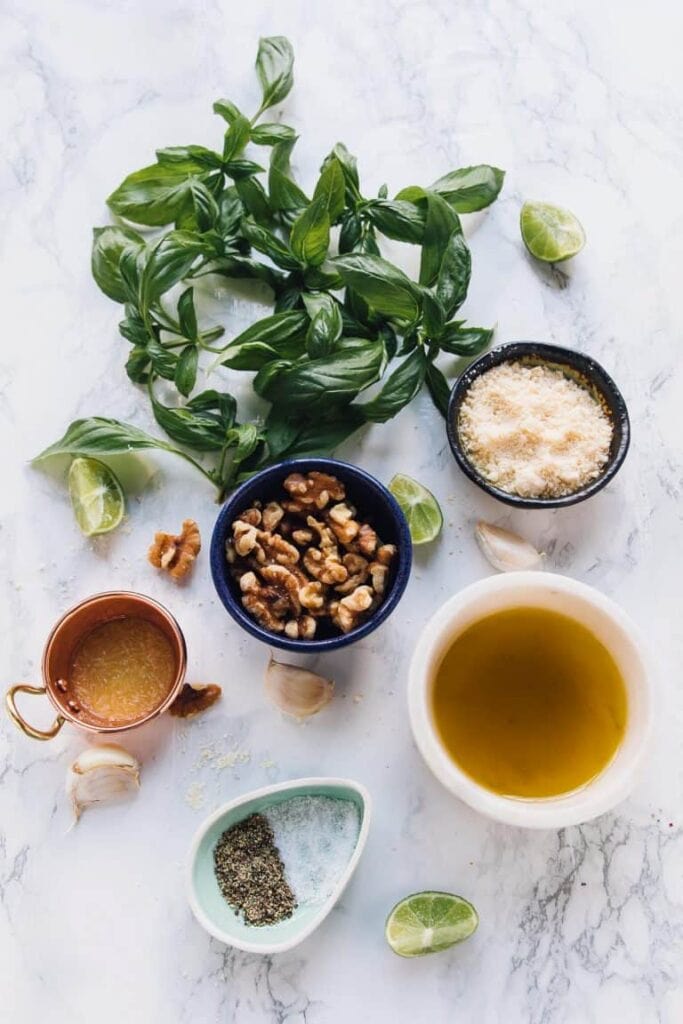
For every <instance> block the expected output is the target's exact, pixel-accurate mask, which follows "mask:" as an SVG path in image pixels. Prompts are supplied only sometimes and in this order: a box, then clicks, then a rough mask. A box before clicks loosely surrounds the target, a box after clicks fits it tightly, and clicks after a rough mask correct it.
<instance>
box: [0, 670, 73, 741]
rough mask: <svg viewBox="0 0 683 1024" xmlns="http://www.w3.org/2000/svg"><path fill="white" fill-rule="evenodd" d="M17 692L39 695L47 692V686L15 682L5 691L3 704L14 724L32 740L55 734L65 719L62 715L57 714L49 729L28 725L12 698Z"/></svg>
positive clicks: (49, 738)
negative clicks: (14, 684)
mask: <svg viewBox="0 0 683 1024" xmlns="http://www.w3.org/2000/svg"><path fill="white" fill-rule="evenodd" d="M17 693H33V694H36V695H38V696H39V695H40V694H43V693H47V688H46V687H45V686H29V685H28V683H17V684H16V686H12V687H11V688H10V689H9V690H8V691H7V694H6V695H5V704H6V705H7V711H8V712H9V716H10V718H11V719H12V721H13V722H14V724H15V725H16V726H18V727H19V728H20V729H21V731H22V732H23V733H25V734H26V735H27V736H31V738H32V739H34V740H51V739H52V738H53V736H56V735H57V733H58V732H59V730H60V729H61V728H62V726H63V725H64V722H65V721H66V719H65V718H64V716H63V715H57V717H56V718H55V720H54V722H53V723H52V725H51V726H50V728H49V729H44V730H43V729H36V727H35V726H34V725H30V724H29V723H28V722H27V721H26V720H25V719H24V718H22V717H21V714H20V713H19V709H18V708H17V705H16V701H15V699H14V696H15V694H17Z"/></svg>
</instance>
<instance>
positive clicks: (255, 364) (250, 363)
mask: <svg viewBox="0 0 683 1024" xmlns="http://www.w3.org/2000/svg"><path fill="white" fill-rule="evenodd" d="M302 349H303V346H300V347H299V349H298V350H297V351H296V353H295V354H294V358H296V357H297V356H299V355H301V351H302ZM282 355H283V353H281V352H279V351H278V350H277V349H274V348H271V346H270V345H266V344H265V343H264V342H262V341H246V342H244V344H243V345H236V346H235V348H234V349H232V348H231V349H229V350H228V352H226V354H225V355H224V356H223V357H222V359H221V366H229V367H230V368H231V369H232V370H252V371H257V370H260V369H262V367H264V366H267V365H268V363H272V362H273V361H274V360H276V359H278V358H280V357H281V356H282Z"/></svg>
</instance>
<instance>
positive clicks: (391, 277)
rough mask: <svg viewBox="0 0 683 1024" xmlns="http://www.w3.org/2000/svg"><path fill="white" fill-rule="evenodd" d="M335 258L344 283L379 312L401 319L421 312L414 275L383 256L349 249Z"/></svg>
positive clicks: (335, 264)
mask: <svg viewBox="0 0 683 1024" xmlns="http://www.w3.org/2000/svg"><path fill="white" fill-rule="evenodd" d="M332 262H333V264H334V267H335V269H336V270H338V271H339V274H340V275H341V278H342V281H343V282H344V284H345V285H347V286H348V287H350V288H352V289H353V290H354V292H356V293H357V294H358V295H360V296H361V298H363V299H364V300H365V301H366V302H367V303H368V305H369V306H371V307H372V309H374V310H376V311H377V312H378V313H384V314H385V315H386V316H392V317H398V318H399V319H401V320H413V319H415V317H416V316H417V315H418V313H419V311H420V307H419V303H418V301H417V299H416V297H415V291H414V288H413V284H412V282H411V280H410V278H408V277H406V275H405V274H404V273H403V271H402V270H399V269H398V267H395V266H394V265H393V264H391V263H388V262H387V260H383V259H382V258H381V256H374V255H361V254H356V253H349V254H348V255H346V256H338V257H337V258H336V259H335V260H333V261H332Z"/></svg>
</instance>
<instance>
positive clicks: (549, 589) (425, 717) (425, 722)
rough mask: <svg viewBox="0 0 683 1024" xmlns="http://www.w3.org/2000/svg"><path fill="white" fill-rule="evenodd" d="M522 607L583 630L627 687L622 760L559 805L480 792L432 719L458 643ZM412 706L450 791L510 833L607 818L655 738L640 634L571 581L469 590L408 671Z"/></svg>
mask: <svg viewBox="0 0 683 1024" xmlns="http://www.w3.org/2000/svg"><path fill="white" fill-rule="evenodd" d="M520 607H527V608H528V607H541V608H545V609H549V610H551V611H556V612H560V613H561V614H564V615H568V616H569V617H571V618H573V619H575V620H576V621H578V622H580V623H582V624H583V625H584V626H586V627H587V628H588V629H590V630H591V632H592V633H593V634H594V635H595V636H596V637H597V638H598V639H599V640H601V641H602V643H603V644H604V645H605V647H606V648H607V649H608V651H609V652H610V654H611V655H612V657H613V658H614V660H615V661H616V663H617V665H618V666H619V669H620V670H621V673H622V675H623V678H624V682H625V685H626V691H627V700H628V718H627V724H626V732H625V735H624V738H623V740H622V742H621V745H620V746H619V748H618V750H617V752H616V754H615V755H614V757H613V758H612V760H611V761H610V763H609V764H608V765H607V766H606V767H605V768H604V769H603V770H602V772H601V773H600V774H599V775H598V776H596V778H594V779H592V780H591V781H590V782H588V783H586V785H585V786H582V787H581V788H580V789H576V790H573V791H572V792H571V793H566V794H563V795H562V796H558V797H548V798H543V799H536V800H534V799H525V798H516V797H507V796H501V795H499V794H497V793H493V792H491V790H488V789H486V788H484V787H483V786H480V785H479V784H478V783H477V782H475V781H474V780H473V779H472V778H470V776H469V775H467V774H465V772H463V771H462V770H461V769H460V768H458V766H457V765H456V764H455V763H454V762H453V761H452V759H451V758H450V757H449V755H448V754H447V752H446V750H445V748H444V746H443V744H442V742H441V740H440V738H439V735H438V733H437V730H436V727H435V725H434V722H433V719H432V713H431V707H430V705H431V687H432V682H433V677H434V672H435V669H436V668H437V666H438V664H439V662H440V660H441V658H442V657H443V655H444V653H445V651H446V650H447V648H448V647H449V646H450V644H451V643H452V642H453V639H454V638H455V637H456V636H457V635H458V634H459V633H461V632H463V631H464V630H465V629H467V627H468V626H470V625H472V623H474V622H476V621H477V620H479V619H482V618H484V617H485V616H487V615H490V614H491V613H493V612H496V611H500V610H502V609H504V608H520ZM408 703H409V708H410V720H411V725H412V728H413V735H414V736H415V741H416V743H417V746H418V748H419V750H420V752H421V754H422V756H423V757H424V759H425V761H426V762H427V764H428V765H429V767H430V768H431V770H432V771H433V773H434V774H435V775H436V777H437V779H439V781H440V782H442V783H443V784H444V786H446V788H447V789H449V790H451V792H453V793H455V794H456V796H459V797H460V799H461V800H464V802H465V803H466V804H469V806H470V807H473V808H474V810H475V811H480V812H481V813H482V814H485V815H487V816H488V817H490V818H494V819H496V820H497V821H502V822H504V823H506V824H508V825H519V826H522V827H524V828H564V827H565V826H567V825H576V824H579V823H580V822H583V821H588V820H589V819H591V818H595V817H596V816H597V815H599V814H603V813H604V812H605V811H608V810H610V809H611V808H612V807H614V806H615V804H618V803H619V801H620V800H623V799H624V797H625V796H627V794H628V792H629V790H630V789H631V787H632V785H633V783H634V780H635V775H636V771H637V768H638V765H639V764H640V761H641V759H642V756H643V753H644V749H645V746H646V743H647V739H648V736H649V733H650V727H651V718H652V679H651V674H650V671H649V664H648V659H647V658H646V655H645V651H644V645H643V642H642V639H641V638H640V636H639V634H638V630H637V629H636V627H635V625H634V624H633V622H632V621H631V620H630V619H629V617H628V616H627V615H626V614H625V612H623V611H622V609H621V608H620V607H619V606H618V605H617V604H615V603H614V601H612V600H610V599H609V598H607V597H605V596H604V594H601V593H600V592H599V591H597V590H594V589H593V588H592V587H589V586H587V585H586V584H585V583H578V582H577V581H576V580H572V579H569V577H567V576H557V575H554V574H551V573H544V572H513V573H508V574H503V575H500V576H491V577H489V578H488V579H485V580H481V581H480V582H479V583H474V584H472V586H469V587H466V588H465V589H464V590H462V591H460V593H458V594H456V595H455V596H454V597H452V598H450V600H448V601H446V603H445V604H444V605H442V606H441V608H440V609H439V610H438V611H437V612H436V614H435V615H434V616H433V617H432V618H431V619H430V620H429V622H428V623H427V625H426V626H425V628H424V630H423V632H422V634H421V636H420V639H419V641H418V643H417V646H416V648H415V652H414V654H413V658H412V662H411V665H410V673H409V681H408Z"/></svg>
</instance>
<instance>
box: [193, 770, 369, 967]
mask: <svg viewBox="0 0 683 1024" xmlns="http://www.w3.org/2000/svg"><path fill="white" fill-rule="evenodd" d="M317 786H337V787H339V788H340V789H348V790H353V791H354V792H355V793H357V794H358V796H359V797H360V799H361V802H362V805H363V817H362V820H361V823H360V829H359V830H358V838H357V840H356V846H355V848H354V851H353V853H352V854H351V857H350V858H349V861H348V864H347V865H346V867H345V868H344V871H343V872H342V874H341V875H340V877H339V880H338V882H337V884H336V885H335V887H334V889H333V890H332V892H331V893H330V895H329V896H328V898H327V899H326V900H325V901H324V902H323V903H321V905H320V910H319V913H318V914H317V915H316V916H315V917H314V918H313V920H312V921H310V922H309V923H308V924H307V925H306V926H305V927H304V928H302V929H301V931H300V932H299V933H298V934H297V935H294V936H293V937H292V938H290V939H286V940H284V941H283V942H270V943H256V942H247V941H245V940H243V939H237V938H235V937H234V936H229V937H228V935H227V933H226V932H224V931H223V930H222V929H221V928H219V927H218V926H217V925H215V924H214V922H213V921H212V920H211V918H210V917H208V916H207V915H206V914H205V913H204V911H203V909H202V907H201V906H200V904H199V900H198V899H197V895H196V892H195V886H194V866H195V863H196V860H197V854H198V852H199V847H200V845H201V842H202V840H203V839H204V836H205V835H206V833H207V832H208V831H209V829H210V828H211V827H212V826H213V825H215V823H216V822H217V821H219V820H220V819H221V818H222V817H223V816H224V815H225V814H227V813H228V812H229V811H234V810H235V809H236V808H238V807H240V806H241V805H242V804H248V803H250V802H251V801H252V800H258V799H260V798H262V797H268V796H271V795H272V794H273V793H282V792H285V791H286V790H288V789H292V790H295V789H301V788H304V787H305V788H313V787H317ZM371 818H372V797H371V796H370V793H369V791H368V789H367V788H366V787H365V786H364V785H363V783H361V782H356V780H355V779H345V778H339V777H337V776H318V775H316V776H306V777H304V778H300V779H290V780H288V781H287V782H276V783H274V784H273V785H270V786H261V787H260V788H259V789H252V790H250V791H249V792H248V793H245V794H243V795H242V796H238V797H235V798H234V799H233V800H228V802H227V803H225V804H222V805H221V806H220V807H219V808H218V809H217V810H215V811H213V812H212V813H211V814H210V815H208V817H207V818H205V819H204V821H203V822H202V823H201V825H200V826H199V828H198V829H197V830H196V831H195V834H194V836H193V838H192V842H191V844H190V850H189V853H188V856H187V866H186V872H185V879H186V885H187V896H188V901H189V904H190V909H191V910H192V913H193V914H194V916H195V918H196V919H197V921H198V922H199V924H201V925H202V927H203V928H204V929H205V930H206V931H207V932H208V933H209V934H210V935H213V937H214V938H215V939H218V940H219V941H220V942H224V943H226V945H229V946H233V947H234V948H235V949H242V950H244V951H245V952H247V953H261V954H263V955H264V956H268V955H270V954H271V953H284V952H285V951H286V950H288V949H293V948H294V947H295V946H298V945H299V943H301V942H303V941H304V940H305V939H307V938H308V936H309V935H311V934H312V932H314V931H315V930H316V928H317V927H318V926H319V925H321V924H322V923H323V921H324V920H325V918H326V917H327V916H328V915H329V913H330V911H331V910H332V908H333V907H334V906H335V904H336V903H337V901H338V900H339V898H340V897H341V895H342V893H343V892H344V890H345V889H346V886H347V885H348V884H349V882H350V880H351V877H352V875H353V874H354V873H355V870H356V867H357V865H358V861H359V860H360V858H361V854H362V853H363V850H364V849H365V844H366V842H367V838H368V832H369V830H370V820H371Z"/></svg>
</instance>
